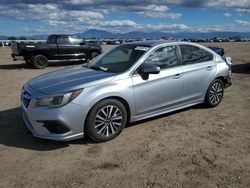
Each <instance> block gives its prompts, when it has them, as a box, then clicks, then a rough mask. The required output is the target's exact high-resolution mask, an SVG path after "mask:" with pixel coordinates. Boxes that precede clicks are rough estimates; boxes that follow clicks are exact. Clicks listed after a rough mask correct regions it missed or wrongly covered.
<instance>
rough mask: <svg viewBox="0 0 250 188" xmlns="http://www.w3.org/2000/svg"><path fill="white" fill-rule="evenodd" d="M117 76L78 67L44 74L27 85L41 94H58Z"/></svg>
mask: <svg viewBox="0 0 250 188" xmlns="http://www.w3.org/2000/svg"><path fill="white" fill-rule="evenodd" d="M115 75H116V74H115V73H108V72H103V71H101V70H100V71H97V70H92V69H89V68H86V67H83V66H76V67H72V68H67V69H62V70H57V71H53V72H49V73H46V74H42V75H40V76H37V77H35V78H33V79H31V80H30V81H29V82H28V83H27V84H28V86H29V87H32V88H33V89H35V90H37V91H39V92H41V93H44V94H56V93H62V92H67V91H71V90H75V89H80V88H84V87H89V86H91V85H95V84H99V83H103V82H107V81H110V80H112V79H113V78H114V76H115Z"/></svg>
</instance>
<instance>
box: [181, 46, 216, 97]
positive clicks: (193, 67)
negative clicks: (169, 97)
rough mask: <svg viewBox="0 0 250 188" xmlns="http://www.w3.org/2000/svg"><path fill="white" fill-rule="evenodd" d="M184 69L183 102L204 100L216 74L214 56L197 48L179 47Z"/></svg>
mask: <svg viewBox="0 0 250 188" xmlns="http://www.w3.org/2000/svg"><path fill="white" fill-rule="evenodd" d="M179 48H180V54H181V59H182V68H183V78H184V85H183V102H192V101H197V100H202V99H204V96H205V94H206V91H207V88H208V86H209V85H210V83H211V82H212V81H213V79H214V75H215V74H216V64H215V62H214V61H213V58H214V57H213V55H212V54H211V53H210V52H208V51H206V50H204V49H202V48H199V47H197V46H193V45H186V44H185V45H179Z"/></svg>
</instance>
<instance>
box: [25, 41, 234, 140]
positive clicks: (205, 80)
mask: <svg viewBox="0 0 250 188" xmlns="http://www.w3.org/2000/svg"><path fill="white" fill-rule="evenodd" d="M230 84H231V81H230V64H227V62H226V61H224V59H223V58H222V57H221V56H220V55H219V54H217V53H215V52H214V51H213V50H211V49H209V48H206V47H204V46H201V45H199V44H194V43H189V42H166V41H145V42H134V43H128V44H123V45H120V46H117V47H115V48H113V49H111V50H109V51H107V52H105V53H103V54H102V55H100V56H98V57H97V58H95V59H93V60H92V61H90V62H89V63H88V64H85V65H81V66H75V67H72V68H67V69H63V70H58V71H54V72H50V73H47V74H44V75H41V76H38V77H36V78H33V79H31V80H30V81H28V82H27V83H26V84H25V85H24V86H23V89H22V92H21V104H22V109H23V119H24V122H25V123H26V125H27V127H28V129H29V130H30V131H31V132H32V133H33V135H34V136H36V137H40V138H45V139H52V140H60V141H66V140H73V139H77V138H82V137H84V135H88V136H89V137H91V138H92V139H93V140H95V141H97V142H102V141H107V140H110V139H113V138H115V137H116V136H117V135H118V134H119V133H120V132H121V131H122V129H123V128H124V127H125V125H126V124H128V123H130V122H135V121H138V120H142V119H146V118H150V117H153V116H157V115H160V114H164V113H168V112H172V111H175V110H179V109H182V108H186V107H189V106H192V105H196V104H199V103H204V104H206V105H207V106H208V107H216V106H217V105H218V104H219V103H220V102H221V100H222V98H223V94H224V88H226V87H228V86H230Z"/></svg>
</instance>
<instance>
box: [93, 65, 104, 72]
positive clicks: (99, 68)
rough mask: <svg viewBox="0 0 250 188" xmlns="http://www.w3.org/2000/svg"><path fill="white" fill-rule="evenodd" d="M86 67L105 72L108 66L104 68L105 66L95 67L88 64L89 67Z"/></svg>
mask: <svg viewBox="0 0 250 188" xmlns="http://www.w3.org/2000/svg"><path fill="white" fill-rule="evenodd" d="M88 68H90V69H93V70H98V71H99V70H101V71H104V72H106V71H107V70H108V68H105V67H97V66H90V67H88Z"/></svg>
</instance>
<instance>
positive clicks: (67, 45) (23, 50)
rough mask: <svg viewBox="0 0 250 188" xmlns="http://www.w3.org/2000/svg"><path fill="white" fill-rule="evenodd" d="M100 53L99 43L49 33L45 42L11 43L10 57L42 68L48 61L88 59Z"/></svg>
mask: <svg viewBox="0 0 250 188" xmlns="http://www.w3.org/2000/svg"><path fill="white" fill-rule="evenodd" d="M100 53H102V48H101V46H100V45H96V44H88V43H86V42H84V41H83V39H81V38H78V37H76V36H72V35H50V36H49V37H48V39H47V42H46V43H19V42H13V43H12V54H11V56H12V58H13V60H17V59H19V58H20V57H22V58H23V60H24V61H25V62H26V64H28V65H33V66H34V67H35V68H38V69H42V68H45V67H47V66H48V63H49V62H61V61H88V60H90V59H93V58H94V57H96V56H98V55H99V54H100Z"/></svg>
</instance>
